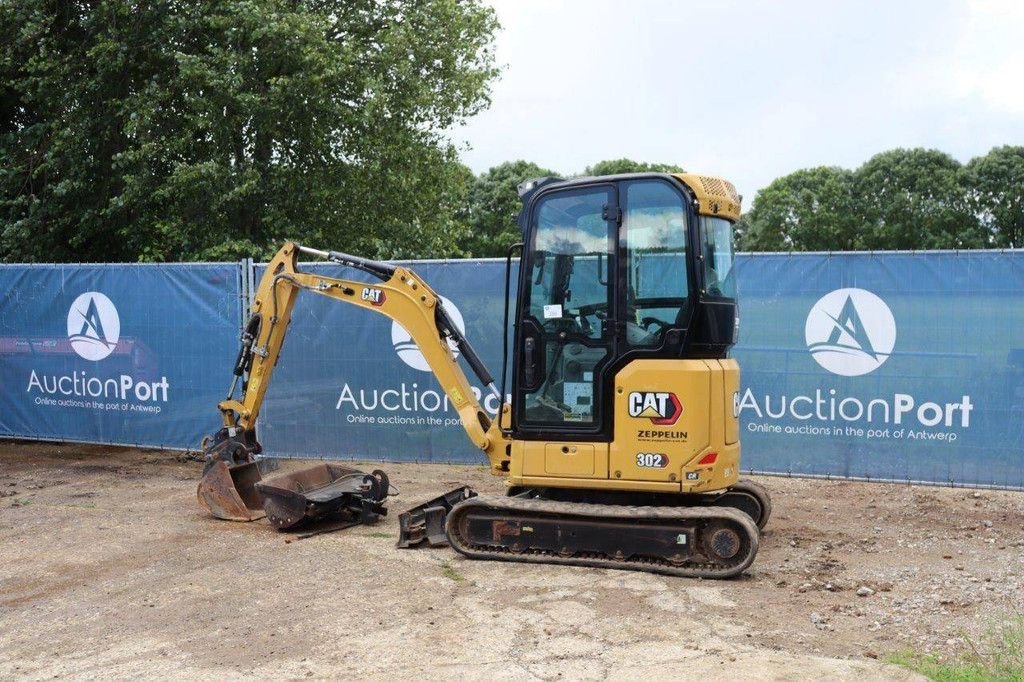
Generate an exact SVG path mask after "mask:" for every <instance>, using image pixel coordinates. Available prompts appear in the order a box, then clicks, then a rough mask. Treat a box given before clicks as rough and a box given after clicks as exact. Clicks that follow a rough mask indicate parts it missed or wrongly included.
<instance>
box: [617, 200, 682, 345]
mask: <svg viewBox="0 0 1024 682" xmlns="http://www.w3.org/2000/svg"><path fill="white" fill-rule="evenodd" d="M623 230H624V235H625V241H626V327H625V333H626V342H627V343H628V344H629V345H630V346H640V347H645V346H646V347H649V346H657V345H660V344H661V342H662V340H663V337H664V335H665V333H666V331H667V330H668V329H670V328H677V329H678V328H681V327H685V322H686V312H687V301H688V292H689V277H688V272H687V261H686V249H687V239H688V236H687V224H686V210H685V206H684V204H683V197H682V195H681V194H680V193H679V192H678V191H676V190H675V189H673V188H672V187H671V186H670V185H669V184H668V183H666V182H663V181H661V180H640V181H635V182H631V183H629V184H628V185H627V186H626V205H625V215H624V217H623Z"/></svg>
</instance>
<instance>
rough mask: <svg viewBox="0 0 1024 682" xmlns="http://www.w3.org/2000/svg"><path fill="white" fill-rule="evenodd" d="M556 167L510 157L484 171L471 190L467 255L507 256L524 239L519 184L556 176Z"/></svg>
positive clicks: (464, 243)
mask: <svg viewBox="0 0 1024 682" xmlns="http://www.w3.org/2000/svg"><path fill="white" fill-rule="evenodd" d="M556 175H558V174H557V173H555V172H554V171H551V170H548V169H546V168H541V167H540V166H538V165H537V164H535V163H531V162H529V161H508V162H506V163H503V164H501V165H498V166H495V167H494V168H491V169H490V170H488V171H486V172H484V173H481V174H480V175H479V176H478V177H477V178H476V179H474V181H473V183H472V187H471V189H470V192H469V226H470V229H469V231H468V233H467V235H466V236H465V237H464V238H463V240H462V242H461V245H460V246H461V251H462V253H463V255H465V256H467V257H476V258H482V257H504V256H505V254H506V253H508V247H509V246H511V245H512V244H515V243H517V242H520V241H522V236H521V235H520V233H519V228H518V226H517V225H516V216H518V215H519V209H520V207H521V202H520V201H519V193H518V187H519V184H520V183H522V182H524V181H526V180H530V179H532V178H539V177H544V176H556Z"/></svg>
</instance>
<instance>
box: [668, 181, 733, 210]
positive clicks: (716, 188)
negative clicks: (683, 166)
mask: <svg viewBox="0 0 1024 682" xmlns="http://www.w3.org/2000/svg"><path fill="white" fill-rule="evenodd" d="M674 175H675V177H677V178H679V180H681V181H682V182H683V183H684V184H686V186H687V187H689V188H690V189H691V190H693V193H694V194H696V195H697V203H698V212H699V213H700V215H707V216H721V217H722V218H728V219H729V220H733V221H736V220H739V219H740V201H741V197H740V195H739V193H738V192H737V191H736V187H735V186H734V185H733V184H732V183H731V182H729V181H728V180H726V179H724V178H719V177H716V176H714V175H699V174H697V173H674Z"/></svg>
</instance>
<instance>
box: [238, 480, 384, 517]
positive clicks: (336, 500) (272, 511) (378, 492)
mask: <svg viewBox="0 0 1024 682" xmlns="http://www.w3.org/2000/svg"><path fill="white" fill-rule="evenodd" d="M388 488H389V484H388V477H387V474H385V473H384V472H383V471H381V470H379V469H377V470H376V471H374V472H373V473H372V474H367V473H366V472H363V471H359V470H358V469H352V468H350V467H346V466H342V465H340V464H318V465H316V466H313V467H309V468H307V469H302V470H301V471H296V472H294V473H289V474H282V475H280V476H275V477H274V478H271V479H268V480H266V481H263V482H261V483H257V484H256V491H257V492H258V494H259V495H260V496H261V497H262V498H263V509H264V510H266V513H267V518H268V519H269V520H270V522H271V523H272V524H274V526H275V527H277V528H278V529H279V530H291V529H293V528H298V527H301V526H304V525H307V524H309V523H312V522H314V521H318V520H328V519H330V520H334V521H350V522H352V523H373V522H374V521H376V520H377V519H378V518H380V517H381V516H384V515H386V514H387V513H388V512H387V509H386V508H385V507H384V500H385V499H386V498H387V495H388Z"/></svg>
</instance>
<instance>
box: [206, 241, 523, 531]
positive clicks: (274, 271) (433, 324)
mask: <svg viewBox="0 0 1024 682" xmlns="http://www.w3.org/2000/svg"><path fill="white" fill-rule="evenodd" d="M299 254H307V255H312V256H317V257H320V258H322V259H324V260H327V261H329V262H333V263H337V264H339V265H346V266H349V267H352V268H356V269H359V270H361V271H363V272H366V273H368V274H370V275H372V276H373V277H375V278H376V279H378V280H380V282H379V283H373V284H368V283H365V282H357V281H350V280H346V279H339V278H335V277H328V276H324V275H317V274H313V273H309V272H302V271H300V270H299V269H298V256H299ZM302 290H307V291H311V292H313V293H316V294H319V295H321V296H326V297H328V298H332V299H335V300H338V301H343V302H345V303H351V304H353V305H356V306H359V307H361V308H365V309H367V310H371V311H374V312H377V313H380V314H382V315H385V316H387V317H389V318H391V319H392V320H394V321H395V322H398V323H399V324H400V325H402V327H404V328H405V330H406V331H407V332H409V334H410V335H411V336H412V338H413V340H414V341H415V342H416V345H417V346H418V347H419V350H420V352H421V353H422V354H423V357H424V359H425V360H426V361H427V364H428V365H429V366H430V368H431V370H432V371H433V373H434V376H436V377H437V380H438V382H439V383H440V384H441V388H442V389H443V390H444V392H445V394H446V395H447V396H448V400H449V402H450V403H451V405H452V407H453V408H454V409H455V410H456V411H457V412H458V415H459V419H460V421H461V423H462V426H463V428H464V429H465V431H466V435H467V436H468V437H469V439H470V441H471V442H472V443H473V445H475V446H476V447H477V448H479V449H480V450H482V451H483V452H484V453H485V454H486V455H487V457H488V459H489V461H490V464H491V470H492V472H493V473H495V474H501V473H505V472H507V471H508V455H507V453H506V445H505V443H504V438H503V436H502V432H501V428H500V426H499V421H500V420H499V421H492V420H491V418H490V417H489V416H488V415H487V413H486V412H485V411H484V410H483V408H482V407H481V405H480V402H479V400H478V399H477V397H476V395H475V394H474V393H473V388H472V386H471V385H470V383H469V380H468V379H467V378H466V374H465V373H464V372H463V371H462V367H461V366H460V365H459V363H458V360H457V358H456V355H455V352H454V351H455V350H456V349H457V350H458V351H460V352H461V353H462V356H463V357H464V358H465V359H466V362H467V363H468V364H469V366H470V367H471V368H472V370H473V372H474V374H476V376H477V378H478V379H479V380H480V381H481V383H483V384H484V385H485V386H486V387H487V389H488V390H490V391H491V392H493V393H494V394H495V395H496V396H498V398H499V401H500V404H502V408H501V409H502V412H507V411H508V409H509V407H508V405H506V404H504V401H503V400H501V396H500V395H499V393H498V390H497V389H496V388H495V386H494V379H493V378H492V377H491V375H490V373H489V372H488V371H487V368H486V366H484V364H483V362H482V361H481V360H480V357H479V356H478V355H477V353H476V351H475V350H474V349H473V347H472V346H471V345H470V343H469V341H468V340H467V339H466V337H465V335H463V334H462V332H461V331H460V330H459V329H458V327H456V326H455V324H454V322H453V321H452V319H451V317H450V316H449V315H448V312H447V311H446V310H445V309H444V305H443V304H442V302H441V298H440V297H439V296H438V295H437V293H435V292H434V291H433V289H431V288H430V286H429V285H427V284H426V283H425V282H424V281H423V280H422V279H421V278H420V277H419V276H418V275H416V273H415V272H413V271H412V270H411V269H409V268H405V267H402V266H398V265H394V264H391V263H384V262H379V261H372V260H367V259H364V258H360V257H358V256H351V255H348V254H344V253H340V252H337V251H320V250H317V249H311V248H307V247H303V246H300V245H298V244H295V243H293V242H287V243H285V244H284V246H282V247H281V249H280V250H279V251H278V252H277V254H276V255H275V256H274V258H273V259H272V260H271V261H270V264H269V265H268V266H267V269H266V271H265V272H264V274H263V277H262V279H261V280H260V283H259V287H258V289H257V291H256V299H255V300H254V302H253V305H252V314H251V316H250V318H249V320H248V322H247V323H246V326H245V329H244V331H243V333H242V347H241V350H240V351H239V354H238V359H237V361H236V362H235V367H234V378H233V380H232V382H231V388H230V389H229V392H228V397H227V398H226V399H225V400H223V401H221V402H220V404H219V405H218V408H219V409H220V412H221V416H222V419H223V427H222V428H221V429H220V430H219V431H218V432H217V433H215V434H214V435H213V436H212V437H211V438H209V439H207V441H206V442H205V443H204V450H205V453H206V468H205V469H204V472H203V479H202V480H201V481H200V484H199V491H198V495H199V500H200V502H201V503H202V505H203V506H204V507H206V508H207V509H208V510H209V511H210V512H211V513H212V514H213V515H214V516H217V517H218V518H227V519H233V520H251V519H252V518H258V517H259V516H261V515H262V512H261V507H260V499H259V494H258V492H257V491H256V490H255V486H256V483H257V482H258V481H260V479H261V474H260V469H259V464H260V462H259V461H258V460H257V457H256V456H257V455H258V454H259V453H260V452H261V447H260V444H259V442H258V441H257V440H256V430H255V429H256V420H257V417H258V416H259V412H260V408H261V406H262V404H263V398H264V396H265V395H266V392H267V388H268V386H269V385H270V380H271V377H272V376H273V372H274V368H275V366H276V365H277V361H278V358H279V356H280V353H281V349H282V347H283V345H284V339H285V336H286V334H287V330H288V325H289V322H290V320H291V314H292V310H293V309H294V307H295V302H296V298H297V296H298V294H299V292H300V291H302ZM239 380H241V381H242V390H241V395H240V396H238V397H236V396H235V393H236V388H237V387H238V382H239ZM499 416H500V415H499Z"/></svg>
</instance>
